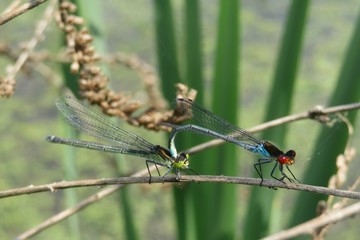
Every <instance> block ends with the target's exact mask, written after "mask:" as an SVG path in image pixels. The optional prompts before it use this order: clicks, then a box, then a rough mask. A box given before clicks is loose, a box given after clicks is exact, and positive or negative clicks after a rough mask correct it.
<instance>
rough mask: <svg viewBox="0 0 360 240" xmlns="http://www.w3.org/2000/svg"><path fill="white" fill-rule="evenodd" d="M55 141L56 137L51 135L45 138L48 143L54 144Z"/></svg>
mask: <svg viewBox="0 0 360 240" xmlns="http://www.w3.org/2000/svg"><path fill="white" fill-rule="evenodd" d="M55 139H56V136H54V135H50V136H47V137H46V138H45V140H46V141H48V142H54V141H55Z"/></svg>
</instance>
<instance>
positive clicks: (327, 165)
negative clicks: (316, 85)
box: [290, 13, 360, 226]
mask: <svg viewBox="0 0 360 240" xmlns="http://www.w3.org/2000/svg"><path fill="white" fill-rule="evenodd" d="M359 42H360V13H359V15H358V19H357V22H356V24H355V27H354V32H353V35H352V38H351V40H350V42H349V45H348V48H347V52H346V54H345V55H344V61H343V63H342V67H341V70H340V73H339V76H338V80H337V85H336V86H335V88H334V90H333V93H332V97H331V99H330V101H329V106H332V105H336V104H343V103H350V102H356V101H359V99H360V77H359V76H360V68H359V62H360V45H359ZM347 118H348V120H349V121H350V123H351V124H354V122H355V120H356V112H351V113H349V114H348V115H347ZM330 134H331V136H335V139H336V140H335V139H334V140H333V141H328V142H327V144H326V145H324V144H323V143H324V139H326V138H327V137H328V136H330ZM347 139H348V130H347V127H346V126H345V124H342V125H341V126H340V127H338V128H337V129H336V130H334V129H333V128H327V127H323V129H322V131H321V133H320V134H319V137H318V139H317V141H316V145H315V148H314V154H313V156H317V157H316V159H313V161H311V164H310V165H309V167H308V169H306V170H305V176H304V178H303V179H304V181H305V183H307V184H314V185H319V186H327V185H328V181H329V178H330V177H331V176H332V175H333V174H334V173H335V172H336V158H337V157H338V155H339V154H342V153H343V152H344V149H345V145H346V142H347ZM320 146H321V154H320V155H319V154H318V151H319V149H320ZM324 199H325V197H324V196H321V195H312V194H305V193H300V194H299V197H298V198H297V201H296V211H295V212H294V215H293V216H292V220H291V221H290V226H294V225H297V224H299V223H302V222H304V221H306V220H309V219H311V218H313V217H315V216H316V206H317V204H318V202H319V201H320V200H324Z"/></svg>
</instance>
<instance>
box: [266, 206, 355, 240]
mask: <svg viewBox="0 0 360 240" xmlns="http://www.w3.org/2000/svg"><path fill="white" fill-rule="evenodd" d="M359 213H360V202H358V203H355V204H353V205H350V206H348V207H346V208H343V209H340V210H336V211H333V212H330V213H328V214H324V215H321V216H320V217H317V218H314V219H312V220H310V221H307V222H305V223H303V224H300V225H297V226H296V227H293V228H291V229H288V230H285V231H281V232H279V233H276V234H274V235H272V236H268V237H266V238H263V240H275V239H276V240H280V239H292V238H294V237H296V236H299V235H302V234H311V233H312V232H314V231H315V230H316V229H317V228H319V227H322V226H325V225H327V224H331V223H334V222H337V221H340V220H343V219H345V218H349V217H352V216H354V215H356V214H359Z"/></svg>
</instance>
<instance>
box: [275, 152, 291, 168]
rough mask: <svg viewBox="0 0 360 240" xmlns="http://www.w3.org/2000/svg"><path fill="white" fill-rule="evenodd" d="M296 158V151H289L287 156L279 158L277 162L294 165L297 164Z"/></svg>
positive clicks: (283, 155)
mask: <svg viewBox="0 0 360 240" xmlns="http://www.w3.org/2000/svg"><path fill="white" fill-rule="evenodd" d="M295 156H296V152H295V151H294V150H289V151H287V152H286V153H285V154H282V155H280V156H278V157H277V160H278V162H279V163H281V164H285V165H292V164H294V163H295V160H294V158H295Z"/></svg>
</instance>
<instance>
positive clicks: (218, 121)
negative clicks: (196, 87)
mask: <svg viewBox="0 0 360 240" xmlns="http://www.w3.org/2000/svg"><path fill="white" fill-rule="evenodd" d="M177 103H178V110H179V111H180V112H181V113H182V114H184V115H186V116H188V117H189V119H190V120H191V121H192V122H194V124H196V125H198V126H201V127H204V128H207V129H209V130H213V131H215V132H218V133H220V134H222V135H226V136H229V137H232V138H234V139H236V140H238V141H247V142H252V143H256V144H260V143H261V141H260V140H258V139H256V138H255V137H253V136H251V135H250V133H248V132H246V131H245V130H243V129H240V128H238V127H236V126H234V125H233V124H231V123H229V122H228V121H226V120H225V119H223V118H221V117H219V116H217V115H215V114H214V113H212V112H210V111H208V110H206V109H204V108H203V107H201V106H199V105H197V104H196V103H194V102H193V101H191V100H189V99H184V98H178V99H177Z"/></svg>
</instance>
